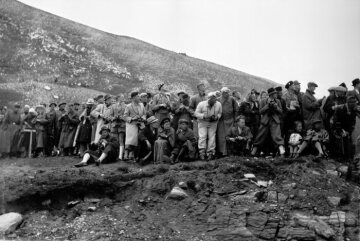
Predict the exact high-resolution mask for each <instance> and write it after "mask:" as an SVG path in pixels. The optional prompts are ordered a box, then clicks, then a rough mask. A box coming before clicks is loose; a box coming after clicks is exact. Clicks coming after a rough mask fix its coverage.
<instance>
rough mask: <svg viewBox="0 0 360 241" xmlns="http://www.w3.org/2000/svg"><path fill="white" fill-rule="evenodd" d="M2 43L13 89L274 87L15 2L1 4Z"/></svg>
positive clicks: (5, 73) (3, 73) (1, 63)
mask: <svg viewBox="0 0 360 241" xmlns="http://www.w3.org/2000/svg"><path fill="white" fill-rule="evenodd" d="M0 39H1V41H0V51H1V55H0V82H2V83H9V82H11V83H18V85H16V84H13V86H12V87H11V88H13V87H16V86H20V85H21V83H24V82H29V81H34V82H45V83H46V82H50V83H54V82H55V83H56V85H65V86H68V87H72V88H75V87H76V88H77V87H79V86H80V87H85V88H90V89H94V90H98V91H102V92H108V93H112V94H118V93H120V92H122V93H128V92H130V91H131V90H134V89H142V90H148V91H152V90H154V89H155V87H156V85H157V84H158V83H161V82H165V83H166V84H168V85H169V86H168V89H169V91H173V92H176V91H179V90H185V91H188V92H190V93H192V92H193V91H194V90H195V86H196V85H197V84H198V83H199V82H204V83H205V84H207V85H208V87H209V88H210V89H216V88H219V87H221V86H222V85H227V86H234V87H236V88H237V89H238V90H240V91H241V92H242V93H246V92H248V91H249V90H250V89H251V88H253V87H256V88H258V89H266V88H268V87H269V86H272V85H273V84H274V83H273V82H271V81H269V80H266V79H263V78H260V77H256V76H252V75H249V74H246V73H243V72H240V71H236V70H233V69H230V68H226V67H223V66H220V65H216V64H213V63H210V62H206V61H203V60H199V59H195V58H192V57H188V56H184V55H181V54H178V53H175V52H171V51H167V50H164V49H161V48H159V47H156V46H153V45H151V44H148V43H145V42H142V41H140V40H137V39H134V38H130V37H126V36H116V35H113V34H109V33H105V32H102V31H99V30H96V29H93V28H90V27H87V26H84V25H81V24H78V23H75V22H73V21H70V20H67V19H64V18H61V17H58V16H55V15H52V14H49V13H46V12H43V11H41V10H38V9H35V8H32V7H29V6H27V5H25V4H23V3H20V2H17V1H14V0H0ZM209 51H211V49H209ZM7 89H10V88H7ZM15 91H16V89H15ZM20 94H23V93H20ZM63 98H65V99H67V97H66V96H64V97H63ZM1 99H2V97H0V100H1ZM75 99H76V96H75ZM2 101H4V100H2Z"/></svg>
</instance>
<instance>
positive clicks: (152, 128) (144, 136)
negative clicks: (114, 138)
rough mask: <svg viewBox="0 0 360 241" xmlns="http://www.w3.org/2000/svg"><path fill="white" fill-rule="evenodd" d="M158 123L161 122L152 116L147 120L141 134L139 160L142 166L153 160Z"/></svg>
mask: <svg viewBox="0 0 360 241" xmlns="http://www.w3.org/2000/svg"><path fill="white" fill-rule="evenodd" d="M158 123H159V120H158V119H156V118H155V116H150V117H149V118H148V119H147V120H146V125H145V128H143V129H142V130H140V132H139V146H138V158H139V163H140V164H145V163H149V162H151V161H152V160H153V156H154V155H153V153H154V152H153V151H154V144H155V141H156V138H157V127H158V126H159V124H158Z"/></svg>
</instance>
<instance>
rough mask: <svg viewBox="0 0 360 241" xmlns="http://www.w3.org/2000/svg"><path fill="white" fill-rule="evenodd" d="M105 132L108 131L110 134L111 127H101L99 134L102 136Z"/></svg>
mask: <svg viewBox="0 0 360 241" xmlns="http://www.w3.org/2000/svg"><path fill="white" fill-rule="evenodd" d="M105 130H107V131H108V132H110V129H109V127H107V126H103V127H101V129H100V131H99V134H100V135H101V133H102V132H103V131H105Z"/></svg>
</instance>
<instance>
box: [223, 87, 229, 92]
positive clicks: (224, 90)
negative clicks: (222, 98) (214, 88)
mask: <svg viewBox="0 0 360 241" xmlns="http://www.w3.org/2000/svg"><path fill="white" fill-rule="evenodd" d="M221 92H226V93H230V92H231V90H230V89H229V88H228V87H222V88H221Z"/></svg>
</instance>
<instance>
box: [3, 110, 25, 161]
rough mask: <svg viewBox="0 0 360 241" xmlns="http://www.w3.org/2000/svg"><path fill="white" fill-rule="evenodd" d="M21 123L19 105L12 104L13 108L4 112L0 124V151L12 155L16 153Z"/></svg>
mask: <svg viewBox="0 0 360 241" xmlns="http://www.w3.org/2000/svg"><path fill="white" fill-rule="evenodd" d="M21 124H22V121H21V116H20V105H19V104H14V106H13V108H12V109H9V110H8V111H7V112H6V114H5V116H4V120H3V122H2V125H1V129H2V133H1V134H2V136H1V141H0V153H5V154H6V155H14V156H16V155H17V154H18V152H19V150H18V148H17V147H18V145H17V143H18V139H19V138H20V134H19V130H20V129H21Z"/></svg>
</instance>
